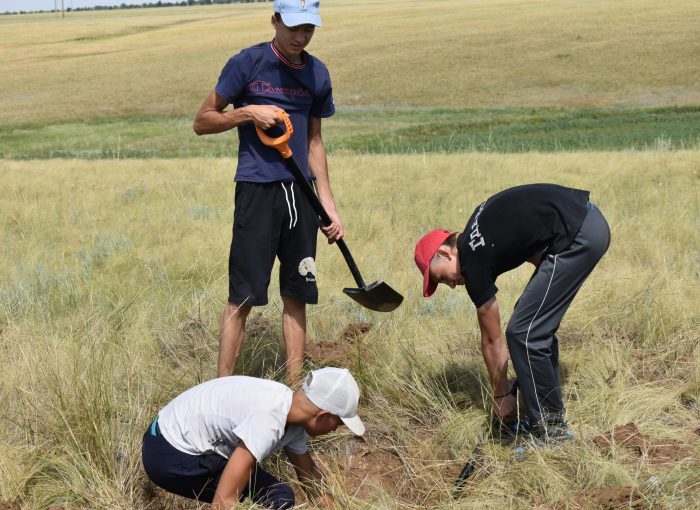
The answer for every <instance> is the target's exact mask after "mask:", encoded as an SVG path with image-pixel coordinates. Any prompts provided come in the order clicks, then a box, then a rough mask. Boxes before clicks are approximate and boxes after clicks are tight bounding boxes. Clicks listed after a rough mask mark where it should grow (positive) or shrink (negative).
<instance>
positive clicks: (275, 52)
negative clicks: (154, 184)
mask: <svg viewBox="0 0 700 510" xmlns="http://www.w3.org/2000/svg"><path fill="white" fill-rule="evenodd" d="M273 9H274V12H275V14H274V15H273V17H272V26H273V28H274V30H275V37H274V39H273V40H272V41H271V42H266V43H261V44H257V45H255V46H251V47H250V48H247V49H245V50H243V51H241V52H240V53H238V54H237V55H235V56H233V57H232V58H231V59H230V60H229V61H228V63H227V64H226V65H225V66H224V68H223V70H222V71H221V76H220V77H219V81H218V83H217V85H216V87H215V89H214V90H213V91H212V92H211V93H210V94H209V96H208V97H207V99H206V100H205V101H204V103H203V104H202V106H201V108H200V109H199V111H198V112H197V115H196V117H195V120H194V130H195V132H196V133H197V134H199V135H203V134H211V133H221V132H223V131H227V130H229V129H232V128H234V127H235V128H238V138H239V141H240V146H239V151H238V167H237V170H236V177H235V181H236V192H235V213H234V219H233V240H232V242H231V251H230V255H229V296H228V304H227V305H226V307H225V309H224V312H223V315H222V319H221V335H220V340H219V359H218V364H217V371H218V375H219V376H225V375H229V374H231V373H232V371H233V369H234V366H235V363H236V358H237V357H238V354H239V352H240V347H241V343H242V342H243V337H244V332H245V322H246V317H247V316H248V313H249V312H250V310H251V307H253V306H262V305H265V304H267V301H268V299H267V288H268V286H269V283H270V274H271V272H272V266H273V264H274V261H275V257H278V258H279V260H280V273H279V283H280V294H281V296H282V303H283V321H282V322H283V334H284V340H285V347H286V354H287V375H288V380H289V381H290V382H294V381H295V380H296V379H297V378H298V375H299V372H300V369H301V363H302V360H303V356H304V346H305V342H306V304H307V303H310V304H315V303H317V302H318V289H317V287H316V263H315V258H316V234H317V231H318V227H319V220H318V216H317V215H316V214H315V213H314V211H313V209H312V208H311V205H310V204H309V201H308V200H307V199H306V197H305V196H304V195H303V193H301V192H300V190H299V186H295V185H294V176H293V175H292V173H291V172H290V171H289V170H288V169H287V168H286V166H285V163H284V161H283V159H282V158H281V157H280V156H279V154H278V153H277V151H276V150H275V149H273V148H270V147H266V146H264V145H263V144H262V143H261V142H260V140H259V139H258V136H257V134H256V131H255V128H256V126H257V127H260V128H262V129H263V130H267V129H270V128H273V127H275V126H276V125H277V124H279V123H281V122H282V119H281V117H280V114H279V112H280V109H283V110H285V111H286V112H287V113H288V114H289V116H290V118H291V120H292V123H293V125H294V136H293V137H292V139H291V140H290V143H289V145H290V147H291V148H292V150H293V152H294V154H295V155H296V158H297V161H298V163H299V165H300V166H301V168H302V170H303V172H304V174H305V175H306V177H307V178H308V179H309V180H312V179H315V185H316V190H317V192H318V196H319V199H320V201H321V203H322V204H323V206H324V208H325V209H326V211H327V212H328V215H329V216H330V218H331V220H332V223H331V224H330V225H329V226H327V227H323V232H324V234H325V235H326V236H327V237H328V240H329V242H333V241H336V240H338V239H340V238H341V237H342V236H343V224H342V223H341V221H340V218H339V216H338V214H337V212H336V207H335V202H334V200H333V194H332V192H331V187H330V183H329V180H328V166H327V161H326V151H325V148H324V144H323V139H322V138H321V119H322V118H325V117H330V116H331V115H333V113H335V107H334V105H333V96H332V87H331V80H330V76H329V74H328V70H327V69H326V66H325V65H324V64H323V63H322V62H321V61H320V60H318V59H317V58H315V57H313V56H311V55H309V54H308V53H307V52H306V51H304V48H306V46H307V45H308V44H309V42H310V41H311V38H312V36H313V34H314V30H315V29H316V27H317V26H321V18H320V16H319V2H318V0H306V1H301V0H275V3H274V7H273ZM229 104H232V105H233V109H229V110H225V109H226V108H227V107H228V105H229Z"/></svg>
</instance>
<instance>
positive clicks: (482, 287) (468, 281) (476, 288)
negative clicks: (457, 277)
mask: <svg viewBox="0 0 700 510" xmlns="http://www.w3.org/2000/svg"><path fill="white" fill-rule="evenodd" d="M464 284H465V285H466V287H467V293H468V294H469V297H470V298H471V300H472V302H473V303H474V306H476V307H477V308H479V307H480V306H481V305H483V304H484V303H486V302H487V301H488V300H489V299H491V298H492V297H493V296H495V295H496V293H497V292H498V287H496V282H495V281H493V278H491V276H490V271H489V270H488V269H487V268H482V267H471V268H469V270H468V272H467V273H466V274H465V275H464Z"/></svg>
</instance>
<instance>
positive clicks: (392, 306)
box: [343, 280, 403, 312]
mask: <svg viewBox="0 0 700 510" xmlns="http://www.w3.org/2000/svg"><path fill="white" fill-rule="evenodd" d="M343 292H344V293H345V294H347V295H348V296H350V297H351V298H352V299H354V300H355V301H357V302H358V303H360V304H361V305H362V306H364V307H365V308H369V309H370V310H374V311H375V312H392V311H394V310H396V308H397V307H398V306H399V305H400V304H401V302H402V301H403V296H402V295H401V294H399V293H398V292H396V291H395V290H394V289H392V288H391V287H389V286H388V285H387V284H386V283H384V282H383V281H381V280H379V281H377V282H374V283H370V284H369V285H367V286H365V287H361V288H359V289H352V288H349V287H346V288H344V289H343Z"/></svg>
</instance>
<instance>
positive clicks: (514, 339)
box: [506, 322, 525, 348]
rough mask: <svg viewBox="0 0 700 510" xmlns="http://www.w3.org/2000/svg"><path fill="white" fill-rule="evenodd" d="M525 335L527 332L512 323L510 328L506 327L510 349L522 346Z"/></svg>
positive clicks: (509, 324) (509, 325)
mask: <svg viewBox="0 0 700 510" xmlns="http://www.w3.org/2000/svg"><path fill="white" fill-rule="evenodd" d="M524 335H525V331H523V330H522V328H519V327H518V326H517V325H515V324H513V323H512V322H509V323H508V326H507V327H506V342H507V343H508V347H509V348H511V347H512V346H516V345H519V344H521V343H522V339H523V338H524Z"/></svg>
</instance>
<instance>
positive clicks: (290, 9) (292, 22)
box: [273, 0, 321, 27]
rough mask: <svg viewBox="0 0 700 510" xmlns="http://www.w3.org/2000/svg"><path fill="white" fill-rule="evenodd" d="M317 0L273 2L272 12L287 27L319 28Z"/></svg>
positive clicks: (319, 19)
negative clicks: (310, 26)
mask: <svg viewBox="0 0 700 510" xmlns="http://www.w3.org/2000/svg"><path fill="white" fill-rule="evenodd" d="M318 4H319V0H275V4H274V6H273V10H274V11H275V12H279V13H280V15H281V16H282V22H283V23H284V24H285V25H287V26H288V27H296V26H297V25H307V24H308V25H316V26H317V27H320V26H321V15H320V14H319V11H318Z"/></svg>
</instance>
